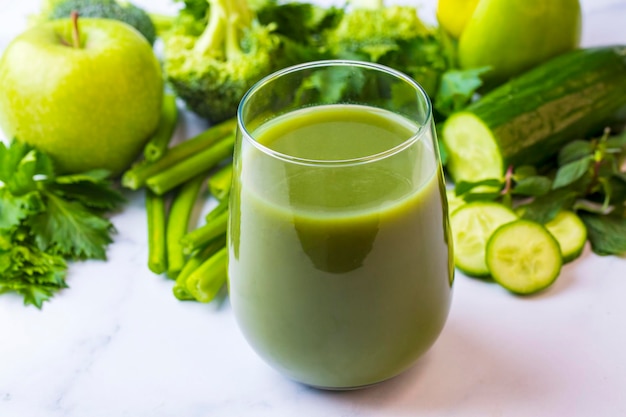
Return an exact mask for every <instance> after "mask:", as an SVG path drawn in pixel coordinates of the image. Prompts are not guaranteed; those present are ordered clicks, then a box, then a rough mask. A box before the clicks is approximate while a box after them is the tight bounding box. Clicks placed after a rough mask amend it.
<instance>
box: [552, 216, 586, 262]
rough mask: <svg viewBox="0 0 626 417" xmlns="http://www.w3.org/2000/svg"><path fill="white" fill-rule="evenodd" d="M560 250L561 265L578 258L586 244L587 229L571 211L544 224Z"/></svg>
mask: <svg viewBox="0 0 626 417" xmlns="http://www.w3.org/2000/svg"><path fill="white" fill-rule="evenodd" d="M545 226H546V229H548V232H550V233H551V234H552V236H554V238H555V239H556V241H557V242H558V243H559V246H560V248H561V256H562V257H563V263H567V262H571V261H573V260H574V259H576V258H578V257H579V256H580V254H581V253H582V252H583V249H584V248H585V242H587V228H586V227H585V224H584V223H583V221H582V220H581V219H580V217H578V215H576V213H574V212H573V211H568V210H564V211H561V212H560V213H559V214H557V215H556V217H555V218H554V219H552V220H551V221H549V222H548V223H546V224H545Z"/></svg>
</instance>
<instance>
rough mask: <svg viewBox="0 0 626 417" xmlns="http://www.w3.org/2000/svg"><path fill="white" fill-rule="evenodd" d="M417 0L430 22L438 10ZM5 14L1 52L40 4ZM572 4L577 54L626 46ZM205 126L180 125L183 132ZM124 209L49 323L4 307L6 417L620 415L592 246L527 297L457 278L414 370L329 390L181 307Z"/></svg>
mask: <svg viewBox="0 0 626 417" xmlns="http://www.w3.org/2000/svg"><path fill="white" fill-rule="evenodd" d="M415 1H421V3H420V4H423V9H424V14H426V15H430V16H432V15H433V9H434V4H435V1H434V0H430V1H429V0H415ZM0 3H1V5H0V49H2V48H4V47H5V46H6V45H7V44H8V42H9V41H10V40H11V39H12V38H13V37H14V36H15V35H17V33H19V32H20V31H21V30H23V29H24V28H25V27H26V20H25V18H26V15H27V14H29V13H32V12H34V11H36V10H37V7H38V4H39V1H38V0H20V1H19V2H17V1H9V0H1V1H0ZM137 3H138V4H142V5H144V6H145V7H147V8H149V9H150V10H153V11H171V10H174V5H172V4H170V2H168V1H167V0H159V1H156V0H153V1H150V0H144V1H138V2H137ZM582 4H583V10H584V24H583V45H585V46H591V45H602V44H613V43H626V0H612V1H611V0H583V1H582ZM0 88H1V86H0ZM625 93H626V92H625ZM202 128H203V126H202V124H201V123H200V122H199V121H198V119H197V118H194V117H193V116H192V115H189V114H186V115H185V117H184V119H183V121H182V123H181V126H180V128H179V131H178V134H180V135H185V136H189V135H191V134H193V133H194V131H198V130H200V129H202ZM126 195H127V197H128V199H129V202H128V204H127V205H126V207H125V208H124V210H123V211H122V212H121V213H119V214H117V215H115V216H114V217H113V218H112V220H113V222H114V224H115V227H116V228H117V230H118V234H117V235H116V236H115V242H114V243H113V244H112V245H111V246H110V247H109V250H108V257H109V259H108V261H106V262H98V261H89V262H83V263H76V264H73V265H71V269H70V272H69V274H68V283H69V285H70V287H71V288H69V289H67V290H65V291H63V292H62V293H60V294H59V295H57V296H56V297H54V298H53V300H52V301H51V302H49V303H47V304H45V306H44V308H43V310H37V309H36V308H33V307H24V306H23V305H22V301H21V299H20V298H19V297H16V296H11V295H3V296H0V416H2V417H62V416H63V417H100V416H107V417H108V416H115V417H126V416H132V417H143V416H146V417H164V416H177V417H195V416H198V417H200V416H255V417H263V416H274V417H278V416H295V415H299V416H303V417H304V416H344V417H374V416H433V417H443V416H447V417H456V416H466V417H467V416H470V417H471V416H481V417H484V416H493V417H496V416H497V417H527V416H568V417H577V416H579V417H587V416H603V417H612V416H624V415H626V396H624V392H626V330H625V329H626V327H625V325H624V322H625V320H626V302H625V301H624V300H625V299H626V259H623V258H618V257H598V256H596V255H594V254H592V253H591V251H590V250H589V248H588V247H587V248H586V250H585V252H584V254H583V255H582V257H580V258H579V259H577V260H576V261H575V262H573V263H571V264H567V265H566V266H565V267H564V268H563V270H562V273H561V276H560V278H559V279H558V281H557V283H556V284H555V285H554V286H553V287H551V288H550V289H549V290H548V291H546V292H545V293H543V294H541V295H539V296H535V297H529V298H520V297H515V296H512V295H510V294H508V293H506V292H505V291H504V290H502V289H501V288H500V287H498V286H496V285H491V284H488V283H485V282H483V281H480V280H475V279H470V278H467V277H465V276H463V275H462V274H458V275H457V279H456V282H455V294H454V301H453V306H452V310H451V313H450V316H449V319H448V322H447V325H446V327H445V329H444V331H443V333H442V335H441V337H440V338H439V340H438V341H437V342H436V344H435V345H434V347H433V348H432V349H431V350H430V351H429V352H428V353H427V354H426V355H425V356H424V357H423V358H422V359H421V360H420V361H419V362H418V363H417V365H415V366H414V367H413V368H411V369H410V370H409V371H407V372H405V373H404V374H402V375H400V376H399V377H396V378H395V379H393V380H390V381H387V382H386V383H383V384H381V385H378V386H375V387H372V388H369V389H366V390H360V391H351V392H325V391H318V390H315V389H311V388H308V387H305V386H302V385H299V384H297V383H294V382H292V381H290V380H287V379H286V378H284V377H282V376H281V375H279V374H278V373H276V372H275V371H274V370H273V369H271V368H270V367H269V366H267V365H266V364H265V363H264V362H262V361H261V360H260V359H259V358H258V357H257V356H256V354H255V353H254V352H253V351H252V350H251V349H250V348H249V347H248V345H247V344H246V342H245V341H244V339H243V337H242V334H241V333H240V332H239V330H238V328H237V326H236V324H235V321H234V318H233V314H232V311H231V309H230V306H229V304H228V301H225V302H223V303H221V304H209V305H203V304H199V303H188V302H180V301H178V300H176V299H175V298H174V297H173V295H172V293H171V288H172V281H170V280H167V279H166V278H164V277H161V276H156V275H154V274H152V273H151V272H150V271H149V270H148V268H147V266H146V259H147V250H146V219H145V211H144V208H143V204H144V203H143V194H142V193H141V192H138V193H131V192H127V193H126Z"/></svg>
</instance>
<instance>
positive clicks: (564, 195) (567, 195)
mask: <svg viewBox="0 0 626 417" xmlns="http://www.w3.org/2000/svg"><path fill="white" fill-rule="evenodd" d="M577 195H578V194H577V193H576V192H574V191H572V190H569V189H560V190H557V191H553V192H551V193H549V194H546V195H542V196H539V197H536V198H535V199H533V200H532V201H531V202H530V203H527V204H523V205H521V206H520V207H522V208H523V214H522V217H523V218H525V219H528V220H534V221H536V222H538V223H542V224H545V223H547V222H549V221H550V220H552V219H554V217H556V215H557V214H558V213H559V212H560V211H561V210H567V209H569V208H570V207H571V206H572V204H573V203H574V201H575V200H576V196H577Z"/></svg>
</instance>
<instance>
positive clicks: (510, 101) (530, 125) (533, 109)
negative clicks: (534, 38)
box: [442, 45, 626, 182]
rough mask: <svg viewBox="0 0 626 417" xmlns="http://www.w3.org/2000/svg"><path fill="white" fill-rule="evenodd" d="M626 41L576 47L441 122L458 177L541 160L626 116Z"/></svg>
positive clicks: (492, 174) (489, 174)
mask: <svg viewBox="0 0 626 417" xmlns="http://www.w3.org/2000/svg"><path fill="white" fill-rule="evenodd" d="M625 91H626V45H622V46H610V47H597V48H586V49H578V50H575V51H572V52H568V53H565V54H562V55H559V56H558V57H556V58H553V59H551V60H549V61H547V62H545V63H544V64H541V65H539V66H537V67H535V68H534V69H532V70H530V71H528V72H525V73H523V74H522V75H520V76H519V77H517V78H514V79H512V80H511V81H509V82H507V83H505V84H503V85H501V86H500V87H498V88H496V89H495V90H492V91H491V92H489V93H487V94H486V95H484V96H483V97H482V98H480V99H478V100H477V101H476V102H474V103H472V104H471V105H469V106H468V107H467V108H466V109H465V110H463V111H460V112H458V113H455V114H453V115H451V116H450V117H449V118H448V119H447V120H446V122H445V123H444V125H443V128H442V140H443V143H444V144H445V146H446V150H447V152H448V162H447V169H448V172H449V173H450V174H451V175H452V178H453V179H454V181H456V182H459V181H469V182H474V181H479V180H483V179H488V178H502V176H503V174H504V172H505V170H506V168H507V167H508V166H509V165H514V166H520V165H534V166H540V165H542V164H544V163H545V162H547V161H548V160H549V159H550V158H552V157H554V155H555V154H556V153H557V152H558V150H559V149H560V148H561V147H562V146H563V145H564V144H565V143H567V142H568V141H571V140H574V139H579V138H581V137H583V136H585V135H588V134H592V133H594V132H596V131H600V130H602V129H603V128H604V127H605V126H607V125H610V124H613V123H623V122H624V121H625V120H626V94H625V93H624V92H625Z"/></svg>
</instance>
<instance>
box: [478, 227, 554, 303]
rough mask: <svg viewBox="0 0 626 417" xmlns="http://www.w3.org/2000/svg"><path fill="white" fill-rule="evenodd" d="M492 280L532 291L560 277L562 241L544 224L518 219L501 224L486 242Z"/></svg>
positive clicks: (524, 291)
mask: <svg viewBox="0 0 626 417" xmlns="http://www.w3.org/2000/svg"><path fill="white" fill-rule="evenodd" d="M485 260H486V262H487V267H488V268H489V271H490V272H491V276H492V277H493V279H494V280H495V281H496V282H497V283H499V284H500V285H502V286H503V287H504V288H506V289H507V290H509V291H511V292H514V293H516V294H533V293H536V292H538V291H541V290H543V289H545V288H547V287H549V286H550V285H551V284H552V283H553V282H554V281H555V280H556V278H557V277H558V276H559V273H560V271H561V266H562V265H563V259H562V258H561V249H560V248H559V244H558V242H557V241H556V239H555V238H554V236H552V235H551V234H550V232H548V229H546V228H545V227H544V226H543V225H541V224H539V223H536V222H533V221H530V220H516V221H514V222H511V223H508V224H505V225H503V226H501V227H499V228H498V229H497V230H496V231H495V232H494V233H493V235H492V236H491V238H490V239H489V242H487V252H486V256H485Z"/></svg>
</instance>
